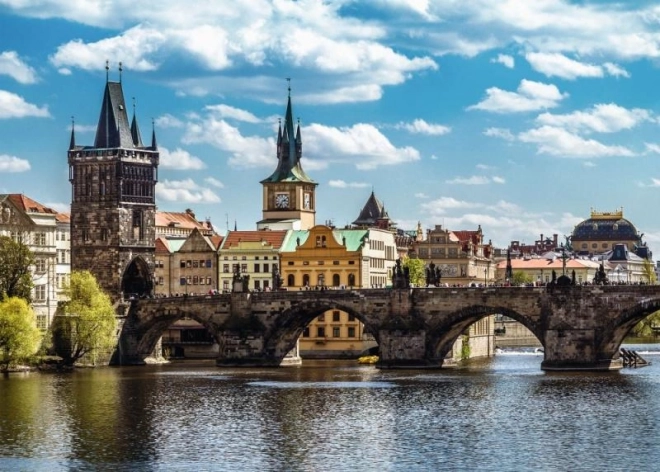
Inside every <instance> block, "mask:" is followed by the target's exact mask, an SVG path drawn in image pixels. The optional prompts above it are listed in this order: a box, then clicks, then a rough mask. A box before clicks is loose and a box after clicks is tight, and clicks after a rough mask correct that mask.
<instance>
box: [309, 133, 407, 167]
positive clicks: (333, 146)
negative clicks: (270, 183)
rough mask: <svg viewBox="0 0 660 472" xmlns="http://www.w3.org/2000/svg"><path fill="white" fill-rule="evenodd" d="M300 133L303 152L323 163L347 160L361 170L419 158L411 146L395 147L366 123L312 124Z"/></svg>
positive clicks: (344, 161) (345, 161)
mask: <svg viewBox="0 0 660 472" xmlns="http://www.w3.org/2000/svg"><path fill="white" fill-rule="evenodd" d="M303 136H305V143H306V151H304V152H305V153H307V155H310V156H314V158H315V159H316V158H319V159H320V160H323V161H326V162H343V163H350V164H353V165H355V167H356V168H358V169H361V170H370V169H375V168H376V167H379V166H387V165H397V164H405V163H409V162H414V161H418V160H420V156H419V151H417V150H416V149H415V148H413V147H410V146H406V147H402V148H397V147H396V146H394V145H393V144H392V143H391V142H390V141H389V140H388V139H387V137H385V135H383V134H382V133H381V132H380V131H379V130H378V128H376V127H375V126H373V125H371V124H367V123H358V124H355V125H353V126H351V127H342V128H334V127H330V126H324V125H320V124H312V125H310V126H307V127H306V128H305V129H304V130H303Z"/></svg>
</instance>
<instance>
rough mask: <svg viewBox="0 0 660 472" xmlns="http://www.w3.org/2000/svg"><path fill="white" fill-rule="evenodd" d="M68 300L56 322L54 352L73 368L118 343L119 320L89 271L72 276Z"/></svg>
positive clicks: (75, 273)
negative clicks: (77, 363) (74, 365)
mask: <svg viewBox="0 0 660 472" xmlns="http://www.w3.org/2000/svg"><path fill="white" fill-rule="evenodd" d="M65 295H66V296H67V297H68V299H69V301H68V302H65V303H63V304H62V308H61V310H60V312H59V313H58V314H57V315H56V316H55V319H54V320H53V327H52V331H53V344H54V347H55V352H56V353H57V354H58V355H59V356H60V357H62V359H63V363H64V364H65V365H73V364H75V363H76V362H77V361H78V360H79V359H80V358H82V357H83V356H84V355H86V354H90V353H93V352H99V353H102V354H104V353H107V352H108V351H109V350H111V349H112V348H113V347H114V346H115V344H116V341H117V338H116V330H117V319H116V317H115V310H114V308H113V307H112V302H111V301H110V297H109V296H108V295H107V294H106V293H104V292H103V291H102V290H101V288H100V287H99V284H98V282H97V281H96V278H95V277H94V276H93V275H92V274H91V273H90V272H89V271H75V272H72V273H71V281H70V283H69V285H68V286H67V287H66V289H65Z"/></svg>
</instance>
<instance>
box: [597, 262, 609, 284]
mask: <svg viewBox="0 0 660 472" xmlns="http://www.w3.org/2000/svg"><path fill="white" fill-rule="evenodd" d="M609 283H610V282H609V280H608V279H607V274H606V273H605V266H604V265H603V263H602V262H601V263H600V267H599V268H598V270H597V271H596V275H594V284H596V285H607V284H609Z"/></svg>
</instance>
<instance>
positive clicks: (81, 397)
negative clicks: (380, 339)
mask: <svg viewBox="0 0 660 472" xmlns="http://www.w3.org/2000/svg"><path fill="white" fill-rule="evenodd" d="M657 359H658V362H653V364H652V365H651V366H650V367H645V368H643V369H638V370H626V371H624V372H620V373H601V374H590V373H579V374H571V373H556V372H553V373H544V372H542V371H541V370H540V363H541V360H542V356H534V355H525V356H520V355H510V356H507V355H503V356H498V357H497V358H495V359H492V360H490V361H487V362H483V363H478V364H472V365H471V366H469V367H468V368H464V369H455V370H443V371H439V372H436V371H379V370H377V369H375V368H373V367H370V366H357V365H353V364H346V363H334V364H329V363H316V364H314V363H307V364H306V365H305V366H304V367H302V368H294V369H264V370H259V369H253V370H251V369H247V370H242V369H218V368H216V367H215V366H214V365H213V364H212V363H208V364H206V363H200V364H188V363H183V364H172V365H167V366H150V367H143V368H117V369H110V368H108V369H95V370H83V371H78V372H75V373H73V374H68V375H43V374H29V375H12V376H10V377H9V378H5V379H2V380H0V398H2V404H1V408H2V415H0V469H1V470H48V471H51V470H89V469H93V470H113V471H117V470H131V471H133V470H195V469H198V470H231V471H237V470H258V469H263V470H301V471H308V470H328V471H335V470H337V471H343V470H351V471H354V470H375V469H379V470H380V469H382V470H447V469H452V470H461V469H463V470H587V469H589V470H602V469H608V470H621V469H627V470H633V469H639V470H651V469H654V468H655V466H656V463H657V462H658V460H659V459H660V446H659V445H657V444H655V441H654V438H655V437H656V433H657V428H658V424H659V423H660V413H659V412H660V408H659V407H660V395H658V392H660V385H659V383H660V382H659V380H660V356H658V357H657ZM650 360H652V361H653V360H654V359H653V358H651V359H650ZM621 438H635V448H630V447H628V446H627V444H628V442H626V441H622V439H621Z"/></svg>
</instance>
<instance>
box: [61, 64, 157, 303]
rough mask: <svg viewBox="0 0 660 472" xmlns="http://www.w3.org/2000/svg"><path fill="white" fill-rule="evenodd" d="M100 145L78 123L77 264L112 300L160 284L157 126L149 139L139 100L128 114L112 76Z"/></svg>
mask: <svg viewBox="0 0 660 472" xmlns="http://www.w3.org/2000/svg"><path fill="white" fill-rule="evenodd" d="M107 70H108V66H107V64H106V85H105V91H104V93H103V102H102V104H101V115H100V117H99V122H98V127H97V129H96V139H95V140H94V145H93V146H79V145H76V139H75V130H74V127H73V126H72V128H71V144H70V145H69V152H68V156H69V181H70V182H71V269H72V270H89V271H90V272H92V273H93V274H94V275H95V276H96V278H97V280H98V282H99V285H100V286H101V287H102V288H103V289H104V290H105V291H106V293H108V295H110V297H111V298H112V300H113V301H117V300H118V299H120V298H121V297H122V296H125V297H126V296H145V295H150V294H151V293H152V290H153V270H154V251H155V241H156V235H155V217H156V200H155V187H156V182H157V181H158V161H159V153H158V148H157V145H156V134H155V131H152V138H151V145H150V146H145V145H144V144H143V143H142V137H141V136H140V129H139V127H138V123H137V117H136V115H135V106H133V119H132V122H130V123H129V121H128V114H127V112H126V102H125V101H124V92H123V90H122V84H121V63H120V66H119V73H120V80H119V82H111V81H109V80H108V78H107Z"/></svg>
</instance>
